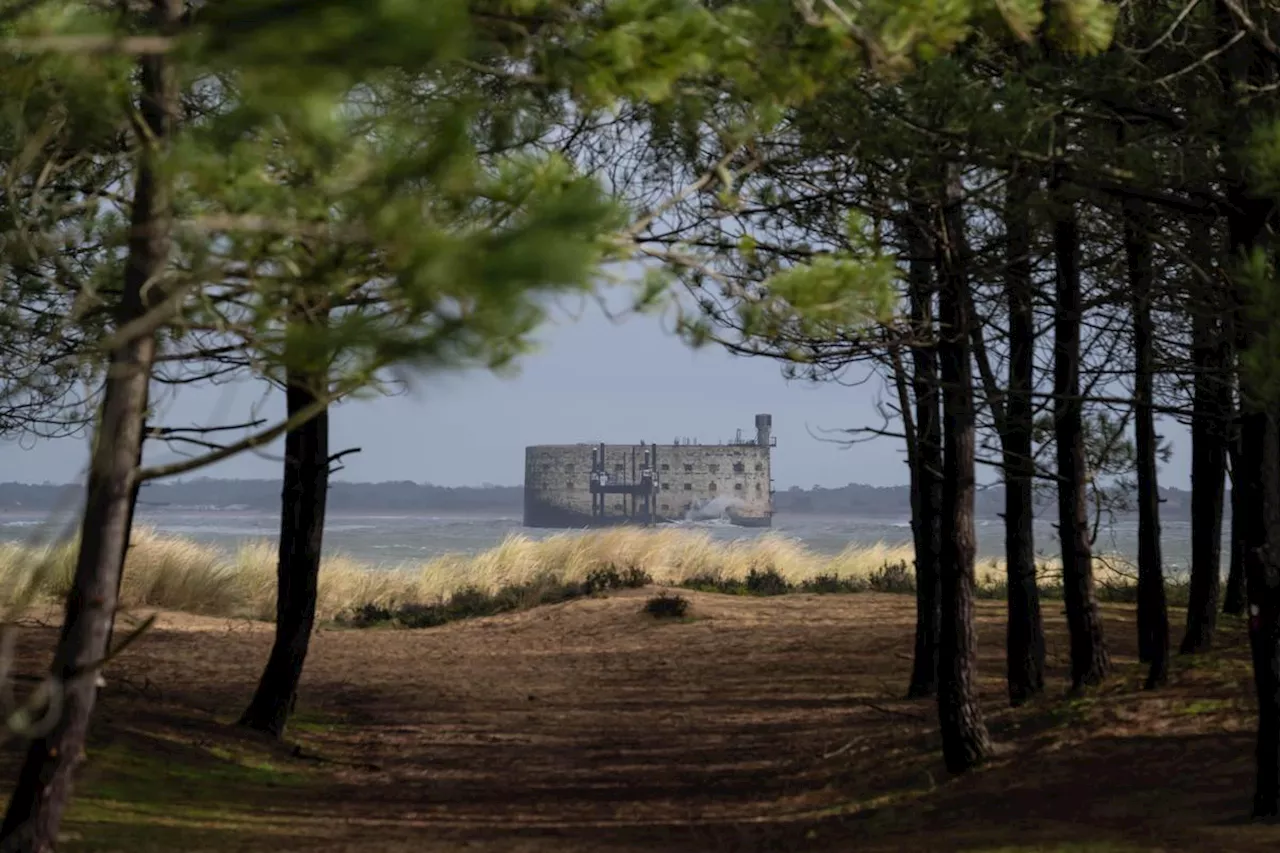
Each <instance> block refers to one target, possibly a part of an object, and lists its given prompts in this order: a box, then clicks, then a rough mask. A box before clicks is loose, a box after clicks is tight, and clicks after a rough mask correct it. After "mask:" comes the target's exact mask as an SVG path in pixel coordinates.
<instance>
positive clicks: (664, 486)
mask: <svg viewBox="0 0 1280 853" xmlns="http://www.w3.org/2000/svg"><path fill="white" fill-rule="evenodd" d="M662 491H664V492H669V491H671V484H670V483H663V484H662Z"/></svg>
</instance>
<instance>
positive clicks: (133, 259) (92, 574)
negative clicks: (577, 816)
mask: <svg viewBox="0 0 1280 853" xmlns="http://www.w3.org/2000/svg"><path fill="white" fill-rule="evenodd" d="M181 14H182V3H181V2H180V0H155V2H154V3H153V6H152V16H153V23H154V25H155V26H156V27H157V29H158V30H159V31H160V32H173V31H174V30H175V29H176V26H177V23H178V21H179V19H180V16H181ZM141 88H142V93H141V98H140V103H139V115H140V120H141V122H142V123H143V124H144V125H145V128H144V130H145V133H146V134H147V135H148V136H149V137H150V140H151V141H150V143H149V144H147V143H144V145H143V151H142V154H141V155H140V157H139V164H138V169H137V173H136V176H135V184H134V196H133V209H132V211H131V214H130V223H131V225H132V233H131V235H130V238H129V242H128V259H127V261H126V265H125V271H124V286H123V289H122V291H121V295H120V305H119V307H118V310H117V326H124V325H125V324H127V323H129V322H130V321H133V320H136V319H138V318H140V317H143V316H145V315H146V314H147V312H148V311H149V310H151V307H152V306H153V305H154V304H156V303H157V302H158V301H159V299H158V296H159V291H160V280H161V277H162V276H163V274H164V272H165V267H166V264H167V262H168V257H169V251H170V233H171V230H172V225H173V220H172V211H171V206H170V195H169V192H168V190H167V188H166V185H165V182H164V179H163V177H162V176H161V174H160V168H161V167H160V164H159V162H158V160H159V157H160V156H161V155H162V154H163V150H164V148H165V147H167V145H168V143H169V141H170V137H171V134H172V131H173V118H174V116H175V115H176V114H177V100H178V93H177V83H176V77H175V75H174V73H173V69H172V67H171V66H170V64H169V62H168V61H167V60H166V59H165V58H163V57H161V56H150V57H146V58H144V59H143V60H142V61H141ZM156 348H157V339H156V336H155V335H154V334H146V335H141V336H137V337H133V338H131V339H128V340H124V341H122V342H121V343H119V344H118V345H117V346H116V347H115V348H114V349H112V351H111V352H110V353H109V355H108V370H107V375H106V380H105V383H104V386H103V400H102V410H101V413H100V415H99V422H98V429H97V433H96V434H95V436H94V448H93V455H92V457H91V461H90V469H89V476H88V482H87V486H86V493H85V506H84V514H83V520H82V523H81V527H80V550H79V553H78V555H77V558H76V568H75V576H74V579H73V581H72V588H71V591H70V593H69V594H68V595H67V603H66V611H65V614H64V617H63V625H62V631H61V634H60V636H59V638H58V646H57V650H56V652H55V654H54V660H53V667H52V671H51V676H52V677H53V679H54V680H55V681H56V682H58V683H60V684H61V685H62V707H61V709H60V712H59V714H58V717H57V720H56V721H55V723H54V724H53V726H52V728H51V729H50V730H49V731H48V732H47V733H46V734H45V735H44V736H43V737H40V738H37V739H36V740H34V741H33V742H32V743H31V744H30V746H29V747H28V749H27V753H26V757H25V759H24V760H23V763H22V768H21V770H20V771H19V774H18V782H17V785H16V786H15V788H14V791H13V794H12V796H11V797H10V799H9V805H8V808H7V810H6V812H5V816H4V821H3V824H0V847H3V848H4V849H5V850H10V851H21V853H47V851H52V850H53V849H54V847H55V845H56V843H57V838H58V829H59V827H60V825H61V823H62V816H63V814H64V812H65V811H66V808H67V805H68V803H69V801H70V798H71V790H72V777H73V775H74V771H75V768H76V766H77V765H78V764H79V763H80V761H81V759H82V758H83V755H84V745H85V740H86V738H87V736H88V731H89V721H90V719H91V718H92V716H93V709H94V704H95V702H96V700H97V692H98V691H97V687H96V682H97V673H98V667H99V665H100V664H101V662H102V660H103V659H104V658H105V657H106V655H107V653H108V650H109V648H110V643H111V627H112V623H113V621H114V615H115V609H116V603H117V600H118V599H117V595H118V590H119V585H120V574H121V570H122V568H123V562H124V556H125V552H126V549H127V548H128V544H129V533H130V523H131V520H132V517H133V499H134V496H135V494H136V491H135V488H136V476H137V470H138V469H137V463H138V459H139V456H140V453H141V447H142V441H143V434H144V424H145V420H146V415H147V405H148V392H149V389H150V382H151V371H152V366H153V365H154V363H155V357H156Z"/></svg>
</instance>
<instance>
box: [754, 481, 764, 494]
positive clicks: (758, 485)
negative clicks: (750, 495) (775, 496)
mask: <svg viewBox="0 0 1280 853" xmlns="http://www.w3.org/2000/svg"><path fill="white" fill-rule="evenodd" d="M762 491H764V489H762V488H760V484H759V483H756V494H760V493H761V492H762Z"/></svg>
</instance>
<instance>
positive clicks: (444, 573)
mask: <svg viewBox="0 0 1280 853" xmlns="http://www.w3.org/2000/svg"><path fill="white" fill-rule="evenodd" d="M912 559H913V555H912V551H911V547H910V546H909V545H886V544H884V543H877V544H874V545H850V546H849V547H848V548H846V549H845V550H844V551H842V552H841V553H839V554H836V555H827V554H819V553H817V552H814V551H812V550H809V549H808V548H806V547H805V546H804V545H803V543H800V542H798V541H796V540H794V539H789V538H786V537H784V536H779V535H776V534H766V535H764V536H760V537H756V538H744V539H739V540H734V541H723V540H718V539H715V538H713V537H711V536H710V535H708V534H707V533H706V532H705V531H691V530H687V529H673V528H666V529H657V530H654V529H644V528H628V527H619V528H612V529H608V530H602V531H593V532H588V533H562V534H559V535H555V536H551V537H548V538H545V539H533V538H530V537H527V536H520V535H513V536H510V537H508V538H507V539H505V540H504V541H503V542H502V543H500V544H499V545H497V546H496V547H494V548H490V549H488V550H486V551H482V552H480V553H478V554H474V555H466V554H446V555H443V556H440V557H436V558H433V559H431V560H428V561H426V562H423V563H417V564H405V565H399V566H385V565H382V566H379V565H373V564H369V563H365V562H361V561H359V560H356V559H353V558H351V557H348V556H344V555H342V554H335V555H332V556H329V557H327V558H326V559H325V560H324V563H323V565H322V567H321V573H320V593H319V600H318V607H317V611H318V612H317V616H318V618H319V619H321V620H331V619H334V618H336V617H337V616H339V615H341V614H342V613H344V612H347V611H349V610H351V609H352V608H355V607H360V606H363V605H367V604H375V605H384V606H390V605H396V604H399V605H404V604H413V603H431V602H437V601H440V600H443V599H447V598H449V597H450V596H452V595H453V594H454V593H455V592H457V591H459V590H461V589H464V588H468V587H474V588H478V589H480V590H483V591H485V592H489V593H494V592H497V591H498V590H500V589H503V588H510V587H513V586H518V585H523V584H531V583H533V582H535V581H536V582H547V583H551V582H554V583H579V582H582V581H584V580H585V579H586V578H587V576H588V575H589V574H590V573H591V572H593V571H596V570H600V569H608V568H613V569H615V570H617V571H626V570H628V569H633V568H634V569H639V570H641V571H643V572H645V573H647V574H648V575H649V576H651V577H652V578H653V579H654V580H655V581H657V582H658V583H666V584H680V583H682V582H685V581H688V580H691V579H694V578H697V579H700V580H705V579H708V578H711V579H720V580H740V579H744V578H746V577H747V576H748V575H749V574H750V573H751V572H753V571H755V572H760V573H765V572H769V571H773V572H776V573H777V574H778V575H780V576H781V577H783V578H784V579H785V580H787V581H788V582H790V583H791V584H794V585H799V584H801V583H803V582H804V581H806V580H811V579H813V578H817V577H819V576H821V577H824V578H828V579H829V578H833V577H834V578H840V579H867V578H869V577H871V576H872V575H873V574H874V573H875V572H877V571H879V570H880V569H882V568H883V567H884V566H886V565H895V564H905V565H907V566H910V565H911V562H912ZM74 560H75V547H74V544H70V543H64V544H61V545H55V546H51V547H46V548H28V547H23V546H21V545H16V544H6V545H0V601H3V602H7V603H9V604H16V603H19V602H20V601H21V600H24V599H23V595H24V591H29V592H30V593H32V595H33V597H34V598H35V599H43V600H46V601H47V600H50V599H56V598H60V597H62V596H64V595H65V594H66V592H67V589H68V587H69V584H70V579H71V576H72V573H73V570H74ZM1096 572H1097V576H1098V582H1099V584H1100V585H1106V584H1112V585H1126V584H1131V583H1132V580H1131V570H1130V569H1129V568H1128V567H1127V565H1126V564H1124V563H1123V562H1120V561H1116V560H1111V559H1099V560H1098V561H1097V565H1096ZM977 574H978V580H979V583H980V584H987V585H999V584H1002V583H1003V580H1004V566H1003V564H1002V563H1000V562H996V561H990V560H987V561H979V563H978V566H977ZM1059 574H1060V568H1059V566H1058V564H1057V563H1056V562H1054V563H1046V564H1045V565H1044V566H1042V567H1041V575H1042V581H1043V582H1044V583H1048V584H1051V583H1053V582H1054V581H1055V580H1056V578H1057V577H1058V576H1059ZM275 590H276V547H275V545H274V543H269V542H252V543H247V544H245V545H243V546H242V547H240V548H239V549H238V550H237V551H236V552H235V553H234V554H231V555H228V554H225V553H224V552H222V551H220V550H218V549H217V548H214V547H211V546H208V545H202V544H200V543H197V542H194V541H192V540H190V539H185V538H182V537H176V536H164V535H160V534H157V533H155V532H153V531H150V530H146V529H139V530H137V531H135V532H134V536H133V542H132V544H131V546H130V548H129V555H128V561H127V563H126V568H125V577H124V583H123V588H122V601H121V603H122V605H123V606H124V607H142V608H157V609H165V610H182V611H187V612H192V613H202V614H208V615H221V616H231V617H246V618H251V619H264V620H269V619H272V618H274V616H275V597H276V596H275Z"/></svg>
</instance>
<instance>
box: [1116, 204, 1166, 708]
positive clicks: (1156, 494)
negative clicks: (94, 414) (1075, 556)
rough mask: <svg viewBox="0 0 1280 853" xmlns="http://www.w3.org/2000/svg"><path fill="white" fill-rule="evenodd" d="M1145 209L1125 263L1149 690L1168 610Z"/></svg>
mask: <svg viewBox="0 0 1280 853" xmlns="http://www.w3.org/2000/svg"><path fill="white" fill-rule="evenodd" d="M1144 207H1145V206H1144V205H1142V204H1141V203H1140V202H1139V203H1134V202H1126V204H1125V211H1124V214H1125V215H1124V246H1125V261H1126V265H1127V267H1128V270H1129V291H1130V297H1131V299H1132V310H1133V361H1134V377H1133V408H1134V445H1135V449H1136V453H1137V469H1138V470H1137V474H1138V658H1139V660H1141V661H1142V662H1144V663H1148V664H1150V665H1151V666H1150V669H1149V670H1148V672H1147V684H1146V686H1147V688H1148V689H1150V688H1153V687H1157V686H1159V685H1162V684H1164V683H1165V682H1166V681H1168V678H1169V610H1168V605H1167V603H1166V601H1165V590H1164V566H1163V561H1162V559H1161V554H1160V489H1159V480H1158V474H1157V467H1158V466H1157V461H1156V451H1157V447H1156V416H1155V410H1154V408H1153V400H1154V393H1155V391H1154V385H1155V349H1154V346H1155V344H1154V340H1153V338H1154V331H1153V329H1152V324H1151V301H1152V298H1153V290H1154V287H1153V285H1154V277H1155V267H1154V263H1153V255H1152V244H1151V236H1150V232H1149V230H1148V229H1149V223H1148V222H1147V218H1146V211H1145V209H1144Z"/></svg>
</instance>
